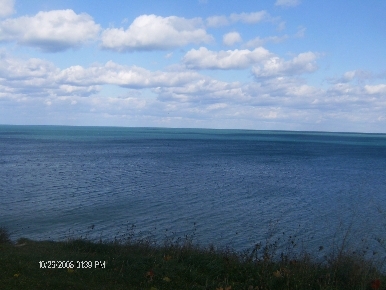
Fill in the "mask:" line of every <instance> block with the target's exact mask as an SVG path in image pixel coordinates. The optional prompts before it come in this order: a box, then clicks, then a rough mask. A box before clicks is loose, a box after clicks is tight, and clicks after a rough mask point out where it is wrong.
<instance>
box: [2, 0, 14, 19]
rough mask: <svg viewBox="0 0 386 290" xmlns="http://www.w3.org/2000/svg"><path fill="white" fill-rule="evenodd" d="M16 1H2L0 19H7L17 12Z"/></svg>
mask: <svg viewBox="0 0 386 290" xmlns="http://www.w3.org/2000/svg"><path fill="white" fill-rule="evenodd" d="M14 5H15V0H0V17H6V16H9V15H11V14H13V13H14V12H15V9H14Z"/></svg>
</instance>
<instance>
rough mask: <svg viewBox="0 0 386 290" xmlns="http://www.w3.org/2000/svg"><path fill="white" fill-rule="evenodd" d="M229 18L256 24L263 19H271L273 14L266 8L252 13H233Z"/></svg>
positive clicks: (233, 20) (234, 20)
mask: <svg viewBox="0 0 386 290" xmlns="http://www.w3.org/2000/svg"><path fill="white" fill-rule="evenodd" d="M229 18H230V20H231V21H232V22H243V23H248V24H255V23H258V22H261V21H263V20H268V19H271V16H270V15H269V13H267V12H266V11H265V10H262V11H258V12H251V13H239V14H237V13H232V14H231V15H230V17H229Z"/></svg>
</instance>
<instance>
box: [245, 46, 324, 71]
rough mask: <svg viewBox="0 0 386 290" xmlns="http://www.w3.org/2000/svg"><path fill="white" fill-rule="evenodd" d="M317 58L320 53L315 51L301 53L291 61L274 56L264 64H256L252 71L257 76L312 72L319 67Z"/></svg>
mask: <svg viewBox="0 0 386 290" xmlns="http://www.w3.org/2000/svg"><path fill="white" fill-rule="evenodd" d="M317 58H318V54H316V53H313V52H304V53H300V54H299V55H298V56H296V57H294V58H293V59H292V60H289V61H284V60H283V59H281V58H280V57H277V56H274V57H271V58H269V59H267V60H266V61H265V62H264V64H263V66H255V67H254V68H253V70H252V71H253V73H254V74H255V76H256V77H272V76H280V75H286V74H290V75H291V74H303V73H310V72H314V71H316V70H317V69H318V66H317V65H316V59H317Z"/></svg>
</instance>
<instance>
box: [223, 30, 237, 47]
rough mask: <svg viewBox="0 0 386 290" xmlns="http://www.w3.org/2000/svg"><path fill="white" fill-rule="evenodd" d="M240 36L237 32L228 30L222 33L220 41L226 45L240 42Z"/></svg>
mask: <svg viewBox="0 0 386 290" xmlns="http://www.w3.org/2000/svg"><path fill="white" fill-rule="evenodd" d="M241 41H242V39H241V36H240V34H239V33H238V32H229V33H227V34H224V36H223V38H222V42H223V43H224V44H225V45H227V46H232V45H234V44H235V43H237V42H241Z"/></svg>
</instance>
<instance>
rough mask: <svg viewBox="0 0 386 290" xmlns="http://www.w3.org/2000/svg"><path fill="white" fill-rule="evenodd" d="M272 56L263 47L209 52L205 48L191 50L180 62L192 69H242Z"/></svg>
mask: <svg viewBox="0 0 386 290" xmlns="http://www.w3.org/2000/svg"><path fill="white" fill-rule="evenodd" d="M270 56H272V54H271V53H270V52H269V51H268V50H266V49H265V48H263V47H258V48H256V49H254V50H252V51H251V50H248V49H244V50H238V49H235V50H227V51H224V50H222V51H219V52H215V51H211V50H208V49H207V48H205V47H200V48H199V49H191V50H190V51H188V52H187V53H186V54H185V56H184V57H183V59H182V61H183V63H184V64H185V65H186V66H187V67H188V68H194V69H243V68H247V67H248V66H251V65H253V64H255V63H259V62H261V61H263V60H266V59H268V58H269V57H270Z"/></svg>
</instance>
